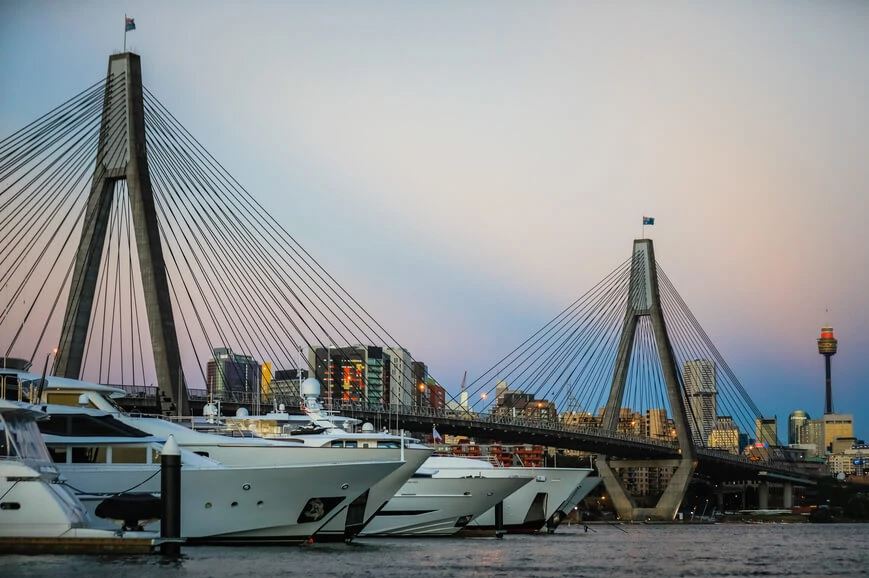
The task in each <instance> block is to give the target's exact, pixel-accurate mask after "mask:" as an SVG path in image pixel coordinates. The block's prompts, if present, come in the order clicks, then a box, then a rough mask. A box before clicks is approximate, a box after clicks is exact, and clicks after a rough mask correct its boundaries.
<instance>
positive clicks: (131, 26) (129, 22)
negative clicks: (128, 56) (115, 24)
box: [124, 16, 136, 32]
mask: <svg viewBox="0 0 869 578" xmlns="http://www.w3.org/2000/svg"><path fill="white" fill-rule="evenodd" d="M135 29H136V21H135V20H134V19H133V18H130V17H129V16H124V32H129V31H130V30H135Z"/></svg>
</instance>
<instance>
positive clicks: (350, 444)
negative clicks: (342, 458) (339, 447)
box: [344, 440, 358, 448]
mask: <svg viewBox="0 0 869 578" xmlns="http://www.w3.org/2000/svg"><path fill="white" fill-rule="evenodd" d="M344 447H345V448H355V447H358V445H357V444H356V441H355V440H354V441H351V440H347V441H346V442H344Z"/></svg>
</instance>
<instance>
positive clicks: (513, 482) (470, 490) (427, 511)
mask: <svg viewBox="0 0 869 578" xmlns="http://www.w3.org/2000/svg"><path fill="white" fill-rule="evenodd" d="M527 483H529V478H517V477H513V478H499V479H497V478H479V477H477V478H411V479H410V480H408V481H407V483H406V484H404V485H403V486H402V487H401V489H400V490H399V491H398V493H397V494H396V495H395V496H394V497H393V498H392V499H391V500H389V501H388V502H387V503H386V505H385V506H384V507H383V509H381V510H380V512H378V513H377V515H376V516H374V518H373V519H372V520H371V522H369V523H368V525H367V526H365V529H363V530H362V533H361V534H360V536H361V537H367V536H420V535H423V536H452V535H454V534H456V533H458V532H459V531H460V530H461V529H462V527H464V526H465V525H467V524H468V522H470V521H471V520H473V519H474V518H475V517H476V516H478V515H480V514H481V513H483V512H485V511H486V510H488V509H489V508H492V507H494V505H495V504H497V503H498V502H500V501H503V500H504V499H505V498H507V496H509V495H510V494H512V493H513V492H515V491H516V490H518V489H519V488H521V487H522V486H523V485H525V484H527Z"/></svg>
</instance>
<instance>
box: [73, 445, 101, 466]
mask: <svg viewBox="0 0 869 578" xmlns="http://www.w3.org/2000/svg"><path fill="white" fill-rule="evenodd" d="M70 449H71V450H72V463H74V464H105V463H107V461H108V460H107V456H108V453H109V452H108V450H109V448H107V447H105V446H93V447H72V448H70Z"/></svg>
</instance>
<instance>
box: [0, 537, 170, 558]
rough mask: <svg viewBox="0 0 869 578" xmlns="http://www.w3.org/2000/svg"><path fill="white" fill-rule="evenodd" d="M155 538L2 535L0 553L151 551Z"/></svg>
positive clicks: (125, 552)
mask: <svg viewBox="0 0 869 578" xmlns="http://www.w3.org/2000/svg"><path fill="white" fill-rule="evenodd" d="M159 545H160V540H155V539H153V538H2V539H0V554H28V555H29V554H107V555H127V554H152V553H154V552H156V551H157V549H158V547H159Z"/></svg>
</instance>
